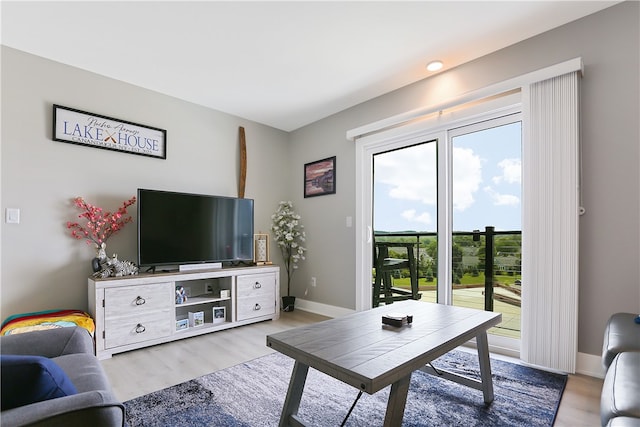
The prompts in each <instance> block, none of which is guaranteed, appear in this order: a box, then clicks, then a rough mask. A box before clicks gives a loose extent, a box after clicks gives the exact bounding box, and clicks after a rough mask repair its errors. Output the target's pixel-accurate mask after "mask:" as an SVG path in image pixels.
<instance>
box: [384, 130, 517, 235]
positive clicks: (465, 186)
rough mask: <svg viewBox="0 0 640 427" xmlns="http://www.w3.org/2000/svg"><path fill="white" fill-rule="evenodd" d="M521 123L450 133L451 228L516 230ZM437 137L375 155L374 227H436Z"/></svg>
mask: <svg viewBox="0 0 640 427" xmlns="http://www.w3.org/2000/svg"><path fill="white" fill-rule="evenodd" d="M521 146H522V143H521V125H520V123H519V122H518V123H512V124H508V125H504V126H499V127H495V128H491V129H486V130H483V131H479V132H474V133H471V134H466V135H461V136H458V137H454V138H453V229H454V231H473V230H484V228H485V226H494V227H495V228H496V230H504V231H511V230H521V229H522V226H521V204H522V203H521V202H522V191H521V187H522V180H521V170H522V167H521V163H522V160H521V159H522V154H521V152H522V150H521ZM436 200H437V169H436V142H435V141H433V142H428V143H425V144H420V145H417V146H413V147H409V148H405V149H401V150H396V151H391V152H387V153H382V154H377V155H376V156H375V157H374V230H375V231H431V232H434V231H436V229H437V216H436V212H437V205H436Z"/></svg>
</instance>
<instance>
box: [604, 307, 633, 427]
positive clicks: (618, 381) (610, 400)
mask: <svg viewBox="0 0 640 427" xmlns="http://www.w3.org/2000/svg"><path fill="white" fill-rule="evenodd" d="M602 365H603V367H604V368H605V370H606V374H605V378H604V383H603V385H602V395H601V397H600V418H601V422H602V425H603V426H607V427H631V426H634V427H640V316H638V315H637V314H632V313H616V314H614V315H613V316H611V317H610V318H609V321H608V322H607V326H606V328H605V333H604V342H603V345H602Z"/></svg>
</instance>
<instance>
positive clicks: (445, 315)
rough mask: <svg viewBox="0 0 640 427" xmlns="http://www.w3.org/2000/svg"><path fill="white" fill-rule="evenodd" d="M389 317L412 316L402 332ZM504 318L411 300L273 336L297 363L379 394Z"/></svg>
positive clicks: (270, 339) (271, 341) (270, 340)
mask: <svg viewBox="0 0 640 427" xmlns="http://www.w3.org/2000/svg"><path fill="white" fill-rule="evenodd" d="M385 314H401V315H412V316H413V323H411V324H410V325H407V326H402V327H393V326H388V325H383V324H382V316H383V315H385ZM501 320H502V314H500V313H493V312H489V311H481V310H475V309H470V308H463V307H454V306H448V305H443V304H434V303H429V302H422V301H414V300H407V301H401V302H397V303H394V304H390V305H385V306H382V307H377V308H374V309H371V310H366V311H361V312H357V313H353V314H350V315H347V316H344V317H339V318H335V319H331V320H326V321H324V322H320V323H315V324H312V325H308V326H302V327H298V328H295V329H291V330H288V331H284V332H279V333H276V334H271V335H268V336H267V345H268V346H269V347H271V348H273V349H274V350H277V351H279V352H280V353H283V354H285V355H287V356H289V357H291V358H293V359H295V360H296V361H298V362H300V363H303V364H305V365H308V366H310V367H312V368H314V369H317V370H319V371H321V372H324V373H326V374H328V375H330V376H332V377H334V378H337V379H339V380H341V381H343V382H345V383H347V384H350V385H352V386H354V387H356V388H358V389H361V390H364V391H366V392H367V393H369V394H373V393H375V392H377V391H378V390H381V389H382V388H384V387H386V386H388V385H389V384H392V383H393V382H395V381H397V380H399V379H401V378H403V377H405V376H406V375H409V374H410V373H411V372H413V371H415V370H416V369H419V368H421V367H423V366H424V365H426V364H427V363H428V362H430V361H432V360H435V359H437V358H438V357H440V356H442V355H443V354H445V353H447V352H449V351H451V350H453V349H454V348H456V347H458V346H460V345H462V344H464V343H465V342H466V341H468V340H470V339H472V338H474V337H476V336H477V335H478V334H480V333H485V332H486V330H487V329H489V328H490V327H492V326H495V325H497V324H499V323H500V322H501Z"/></svg>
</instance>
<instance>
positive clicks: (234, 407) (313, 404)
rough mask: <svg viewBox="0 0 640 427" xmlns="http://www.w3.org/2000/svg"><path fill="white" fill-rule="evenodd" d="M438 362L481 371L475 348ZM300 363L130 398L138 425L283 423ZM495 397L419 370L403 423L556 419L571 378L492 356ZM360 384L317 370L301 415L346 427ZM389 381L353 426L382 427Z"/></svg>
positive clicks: (269, 364) (262, 366) (219, 375)
mask: <svg viewBox="0 0 640 427" xmlns="http://www.w3.org/2000/svg"><path fill="white" fill-rule="evenodd" d="M433 364H434V366H435V367H436V368H441V369H445V370H448V371H451V372H456V373H459V374H462V375H466V376H470V377H473V378H478V375H477V373H478V371H479V368H478V362H477V355H476V354H475V353H467V352H463V351H454V352H451V353H449V354H447V355H445V356H443V357H441V358H440V359H438V360H437V361H435V362H434V363H433ZM292 369H293V360H292V359H290V358H288V357H286V356H283V355H281V354H279V353H274V354H270V355H268V356H264V357H260V358H258V359H254V360H251V361H249V362H246V363H242V364H240V365H236V366H233V367H231V368H227V369H224V370H222V371H218V372H214V373H212V374H209V375H205V376H203V377H200V378H196V379H195V380H191V381H187V382H185V383H182V384H178V385H176V386H173V387H169V388H166V389H164V390H160V391H157V392H154V393H150V394H147V395H144V396H141V397H138V398H135V399H132V400H129V401H127V402H125V407H126V409H127V421H128V423H129V424H130V426H131V427H136V426H165V427H169V426H170V427H178V426H190V427H191V426H216V427H217V426H224V427H226V426H233V427H258V426H265V427H266V426H277V425H278V420H279V417H280V412H281V410H282V406H283V403H284V398H285V395H286V392H287V386H288V384H289V378H290V375H291V371H292ZM491 370H492V373H493V385H494V393H495V400H494V402H493V403H492V404H491V405H490V406H489V407H487V406H486V405H485V404H484V402H483V399H482V392H481V391H478V390H474V389H470V388H468V387H464V386H461V385H458V384H456V383H452V382H450V381H446V380H442V379H439V378H436V377H434V376H432V375H428V374H425V373H423V372H414V373H413V375H412V377H411V386H410V389H409V395H408V397H407V405H406V409H405V413H404V420H403V423H402V425H403V426H483V427H486V426H527V427H531V426H552V425H553V421H554V419H555V415H556V411H557V409H558V405H559V403H560V398H561V397H562V392H563V391H564V387H565V384H566V381H567V376H566V375H560V374H555V373H550V372H545V371H541V370H538V369H534V368H530V367H526V366H521V365H517V364H513V363H508V362H504V361H501V360H496V359H491ZM357 394H358V390H356V389H355V388H353V387H350V386H348V385H345V384H344V383H342V382H340V381H338V380H335V379H333V378H331V377H329V376H327V375H324V374H322V373H320V372H318V371H316V370H314V369H309V374H308V377H307V382H306V385H305V389H304V394H303V396H302V402H301V404H300V410H299V411H298V415H299V416H300V417H301V418H302V419H303V420H304V421H305V423H307V425H309V426H322V427H324V426H339V425H340V424H341V423H342V421H343V419H344V417H345V415H346V414H347V413H348V411H349V408H350V407H351V405H352V403H353V401H354V400H355V398H356V396H357ZM388 396H389V387H387V388H386V389H384V390H381V391H380V392H378V393H376V394H374V395H368V394H366V393H365V394H363V395H362V398H361V399H360V400H359V401H358V403H357V405H356V406H355V408H354V410H353V412H352V413H351V415H350V416H349V419H348V420H347V423H346V425H347V426H367V427H374V426H381V425H382V424H383V420H384V414H385V409H386V406H387V399H388Z"/></svg>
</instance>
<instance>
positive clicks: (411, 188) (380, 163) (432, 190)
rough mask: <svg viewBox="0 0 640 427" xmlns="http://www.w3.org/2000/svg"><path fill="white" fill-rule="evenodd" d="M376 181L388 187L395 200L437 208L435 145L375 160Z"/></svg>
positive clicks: (386, 154) (396, 152) (433, 143)
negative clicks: (415, 202)
mask: <svg viewBox="0 0 640 427" xmlns="http://www.w3.org/2000/svg"><path fill="white" fill-rule="evenodd" d="M374 164H375V170H374V173H375V179H376V181H377V182H380V183H382V184H386V185H388V186H390V187H391V189H390V190H389V196H390V197H392V198H394V199H400V200H412V201H420V202H422V203H424V204H426V205H433V206H435V204H436V201H437V200H436V194H437V193H436V185H437V167H436V143H435V142H430V143H426V144H421V145H417V146H414V147H410V148H405V149H401V150H396V151H391V152H388V153H384V154H378V155H376V156H375V163H374Z"/></svg>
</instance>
